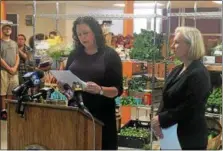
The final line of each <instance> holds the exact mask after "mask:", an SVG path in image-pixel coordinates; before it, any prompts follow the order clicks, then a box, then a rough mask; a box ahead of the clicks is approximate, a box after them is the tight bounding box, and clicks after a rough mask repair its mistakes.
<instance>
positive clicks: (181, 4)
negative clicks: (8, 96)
mask: <svg viewBox="0 0 223 151" xmlns="http://www.w3.org/2000/svg"><path fill="white" fill-rule="evenodd" d="M55 2H56V1H49V0H48V1H37V4H45V3H55ZM58 2H60V3H72V4H76V5H79V6H88V7H98V8H117V9H122V8H120V7H115V6H113V4H115V3H124V2H123V1H103V2H102V1H58ZM145 2H146V3H153V1H141V3H145ZM157 2H158V3H161V4H163V6H162V7H164V8H165V7H166V4H167V1H157ZM6 3H7V4H32V3H33V2H32V1H30V0H26V1H20V0H14V1H7V0H6ZM137 3H138V2H137ZM139 3H140V2H139ZM194 3H195V1H171V7H172V8H193V7H194ZM197 7H221V5H219V4H216V3H214V2H212V1H197Z"/></svg>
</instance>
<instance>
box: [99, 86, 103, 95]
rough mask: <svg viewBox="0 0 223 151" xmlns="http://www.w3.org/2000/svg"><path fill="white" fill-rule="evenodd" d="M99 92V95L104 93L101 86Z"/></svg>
mask: <svg viewBox="0 0 223 151" xmlns="http://www.w3.org/2000/svg"><path fill="white" fill-rule="evenodd" d="M99 94H100V95H103V94H104V91H103V89H102V87H101V90H100V92H99Z"/></svg>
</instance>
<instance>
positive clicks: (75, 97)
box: [71, 82, 96, 150]
mask: <svg viewBox="0 0 223 151" xmlns="http://www.w3.org/2000/svg"><path fill="white" fill-rule="evenodd" d="M72 90H73V91H74V95H73V98H72V99H71V100H73V101H74V102H75V100H76V104H77V106H78V107H79V108H80V109H82V110H83V111H84V112H85V113H87V114H88V115H89V116H90V117H91V119H92V123H93V124H92V125H93V150H96V148H95V136H96V135H95V132H96V131H95V119H94V116H93V115H92V114H91V113H90V112H89V110H88V109H87V107H85V105H84V102H83V98H82V94H81V93H82V92H83V88H82V85H81V84H80V83H78V82H73V85H72Z"/></svg>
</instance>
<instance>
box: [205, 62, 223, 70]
mask: <svg viewBox="0 0 223 151" xmlns="http://www.w3.org/2000/svg"><path fill="white" fill-rule="evenodd" d="M205 66H206V68H207V69H208V70H209V71H218V72H221V71H222V65H221V64H213V65H205Z"/></svg>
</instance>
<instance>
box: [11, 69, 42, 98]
mask: <svg viewBox="0 0 223 151" xmlns="http://www.w3.org/2000/svg"><path fill="white" fill-rule="evenodd" d="M43 77H44V73H43V72H42V71H36V72H28V73H26V74H25V75H24V76H23V78H24V80H26V81H25V82H24V83H23V84H21V85H19V86H17V87H15V88H14V89H13V90H12V94H13V95H15V96H21V95H24V93H25V91H26V90H27V89H28V88H32V87H35V86H37V85H39V84H40V82H41V81H40V79H42V78H43Z"/></svg>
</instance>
